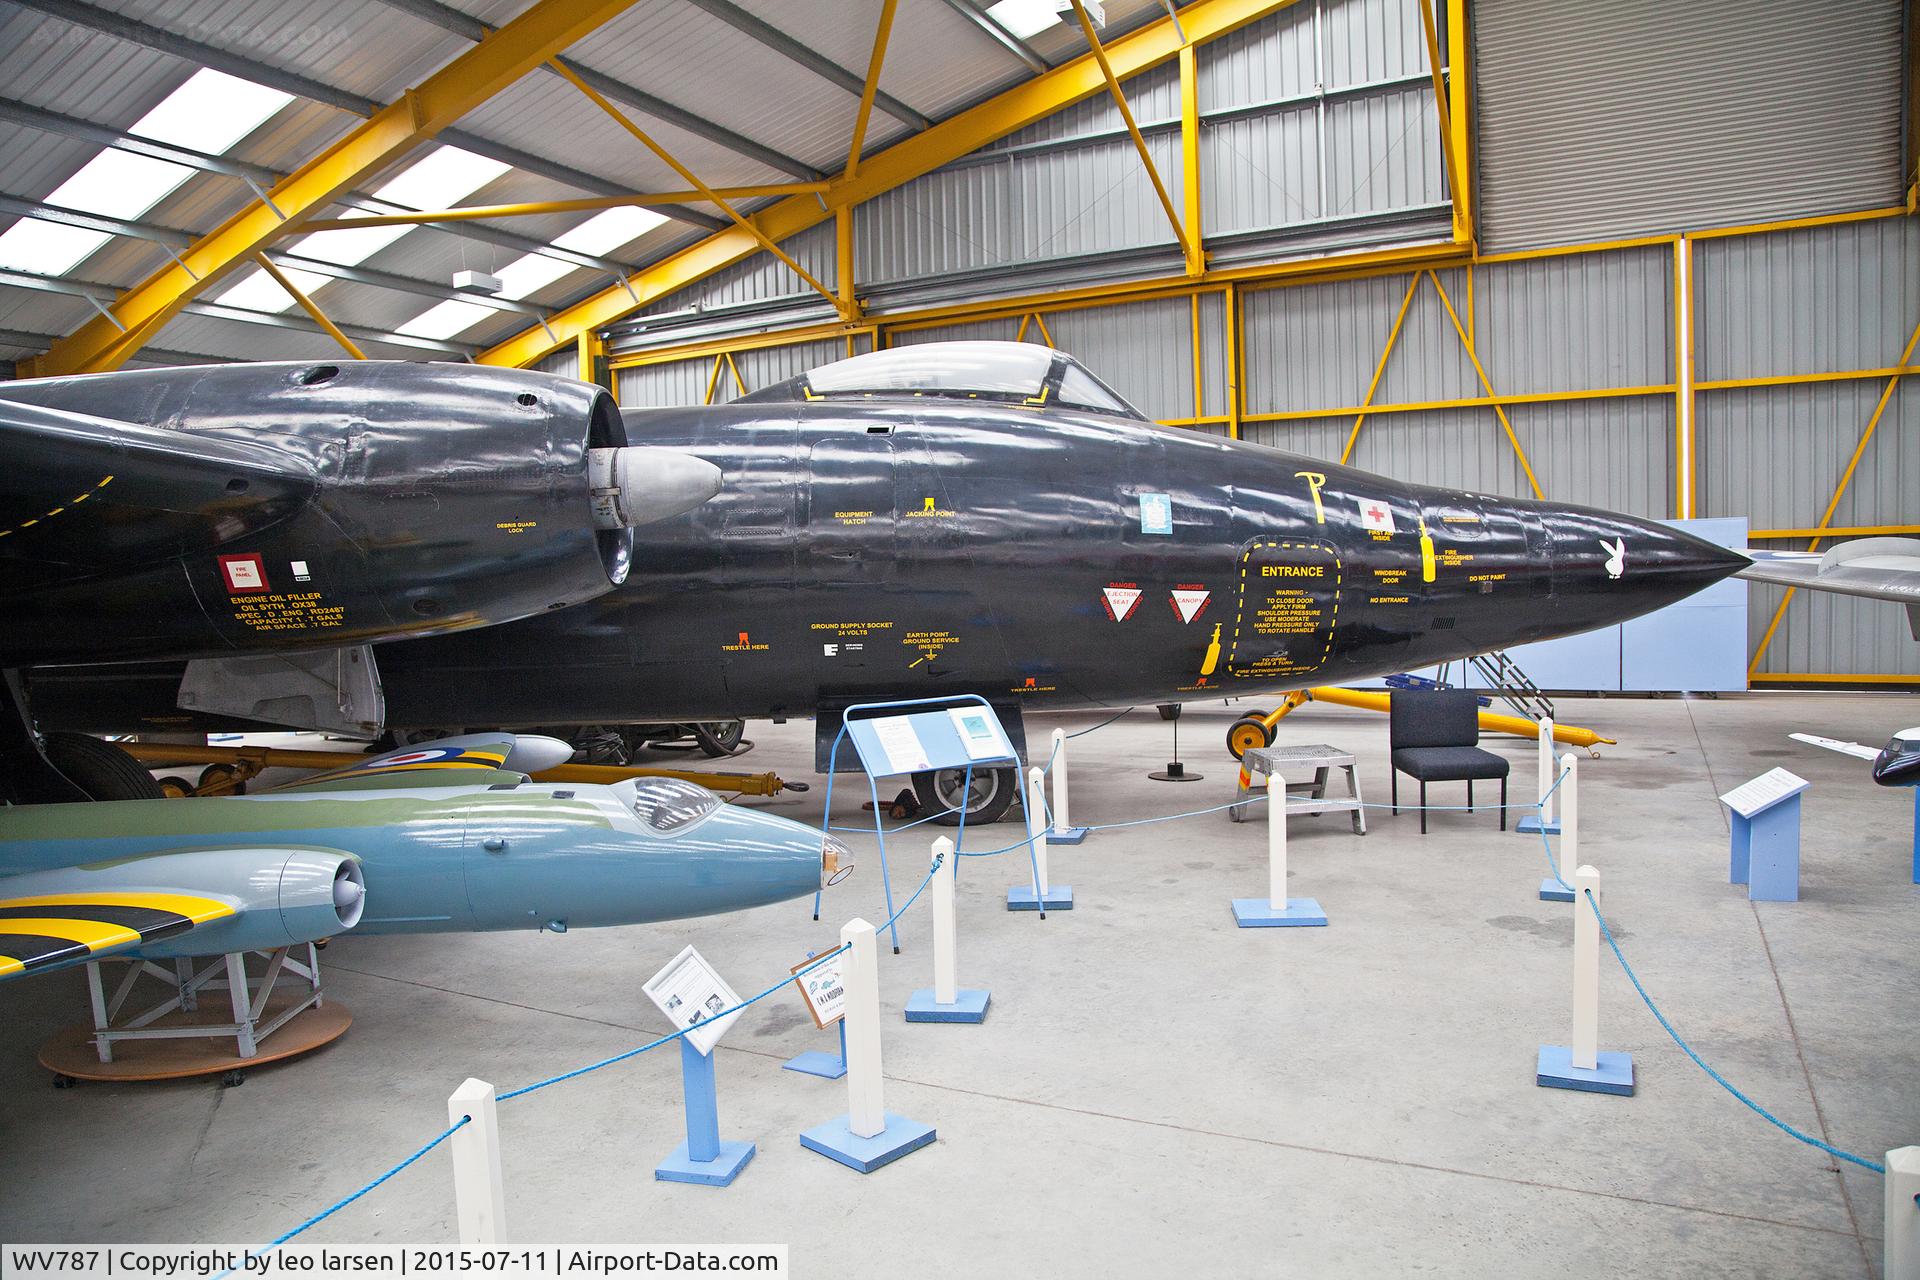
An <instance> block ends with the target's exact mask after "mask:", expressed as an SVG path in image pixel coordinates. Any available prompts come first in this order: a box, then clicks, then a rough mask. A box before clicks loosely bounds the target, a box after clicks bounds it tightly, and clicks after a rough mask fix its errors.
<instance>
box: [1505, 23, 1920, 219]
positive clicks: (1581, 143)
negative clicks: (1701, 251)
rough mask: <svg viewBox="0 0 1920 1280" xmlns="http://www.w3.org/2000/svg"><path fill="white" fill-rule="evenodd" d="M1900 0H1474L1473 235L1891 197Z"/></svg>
mask: <svg viewBox="0 0 1920 1280" xmlns="http://www.w3.org/2000/svg"><path fill="white" fill-rule="evenodd" d="M1902 8H1903V4H1902V0H1818V2H1817V3H1811V4H1781V3H1779V2H1778V0H1712V2H1711V3H1696V4H1674V3H1671V0H1610V2H1609V3H1606V4H1594V3H1591V0H1478V3H1476V4H1475V5H1474V7H1473V24H1472V25H1473V45H1474V61H1473V67H1474V71H1473V85H1474V98H1475V105H1476V110H1477V115H1478V123H1479V147H1480V183H1479V191H1480V202H1481V212H1482V227H1481V230H1482V237H1481V240H1482V243H1483V244H1484V245H1485V246H1486V247H1487V248H1489V249H1491V250H1496V251H1504V250H1507V249H1524V248H1533V247H1536V246H1540V245H1561V244H1580V243H1586V242H1591V241H1596V240H1606V239H1618V238H1622V237H1627V236H1636V235H1646V234H1667V233H1672V232H1678V231H1684V230H1689V229H1697V228H1705V227H1721V226H1736V225H1741V224H1747V223H1754V222H1765V221H1769V220H1774V219H1782V218H1801V217H1807V216H1811V215H1816V214H1823V213H1842V212H1848V211H1851V210H1855V209H1866V208H1873V207H1879V206H1887V205H1893V204H1897V203H1899V201H1900V199H1901V196H1902V194H1903V192H1904V190H1905V180H1904V179H1903V177H1902V175H1901V170H1902V168H1903V166H1902V163H1901V158H1900V143H1901V126H1900V118H1901V63H1902V55H1901V46H1902V33H1903V26H1902Z"/></svg>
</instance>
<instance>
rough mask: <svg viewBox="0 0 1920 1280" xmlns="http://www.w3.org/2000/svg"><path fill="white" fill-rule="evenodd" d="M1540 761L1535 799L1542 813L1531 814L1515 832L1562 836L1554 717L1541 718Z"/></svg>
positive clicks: (1521, 821) (1516, 827)
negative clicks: (1556, 788) (1555, 773)
mask: <svg viewBox="0 0 1920 1280" xmlns="http://www.w3.org/2000/svg"><path fill="white" fill-rule="evenodd" d="M1535 759H1536V760H1537V761H1538V770H1539V774H1540V783H1539V787H1538V788H1537V791H1536V794H1535V796H1534V798H1535V799H1536V800H1537V801H1538V802H1539V804H1540V812H1538V813H1530V814H1528V815H1527V816H1526V817H1524V818H1522V819H1520V821H1518V822H1516V823H1515V824H1514V826H1513V829H1514V830H1515V831H1520V832H1524V833H1526V834H1527V835H1539V834H1540V833H1541V832H1542V831H1544V832H1546V833H1547V834H1548V835H1550V836H1556V835H1559V834H1560V820H1559V818H1558V816H1557V815H1558V814H1559V812H1560V793H1559V792H1558V791H1557V790H1555V789H1554V785H1553V779H1554V759H1553V717H1552V716H1541V717H1540V749H1539V751H1538V753H1537V754H1536V756H1535Z"/></svg>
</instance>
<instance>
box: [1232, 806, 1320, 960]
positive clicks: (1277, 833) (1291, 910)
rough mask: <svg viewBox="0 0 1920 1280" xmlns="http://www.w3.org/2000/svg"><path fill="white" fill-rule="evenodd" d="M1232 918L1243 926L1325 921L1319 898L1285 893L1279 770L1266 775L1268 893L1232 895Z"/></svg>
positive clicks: (1284, 809)
mask: <svg viewBox="0 0 1920 1280" xmlns="http://www.w3.org/2000/svg"><path fill="white" fill-rule="evenodd" d="M1233 921H1234V923H1235V924H1237V925H1239V926H1240V927H1241V928H1242V929H1261V928H1273V927H1275V926H1280V925H1323V924H1325V923H1326V922H1327V913H1326V912H1324V911H1322V910H1321V909H1320V903H1319V901H1318V900H1316V899H1314V898H1289V897H1288V896H1287V784H1286V781H1285V780H1284V779H1283V778H1281V776H1280V775H1279V774H1278V773H1270V774H1268V775H1267V896H1266V897H1265V898H1235V899H1234V900H1233Z"/></svg>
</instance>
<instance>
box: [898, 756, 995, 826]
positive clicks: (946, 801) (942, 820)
mask: <svg viewBox="0 0 1920 1280" xmlns="http://www.w3.org/2000/svg"><path fill="white" fill-rule="evenodd" d="M1019 785H1020V783H1019V775H1018V774H1017V773H1016V772H1015V771H1014V770H1012V769H975V770H974V771H973V785H972V786H971V787H968V786H967V771H966V770H965V769H935V770H932V771H930V772H927V773H916V774H914V775H913V791H914V794H915V795H917V796H919V797H920V807H921V808H922V809H925V810H927V811H929V812H937V813H939V814H940V816H939V817H937V818H935V819H934V820H933V821H934V822H935V823H936V824H937V825H939V826H943V827H957V826H959V825H960V815H959V814H958V813H947V812H945V811H946V810H948V809H958V808H961V807H962V805H961V792H962V791H963V790H964V791H965V792H966V796H965V801H966V803H965V808H966V812H967V825H968V826H970V827H971V826H974V825H975V824H977V823H986V822H998V821H999V820H1000V818H1001V815H1003V814H1004V813H1006V811H1007V810H1008V808H1009V807H1011V806H1012V804H1013V797H1014V794H1015V788H1016V787H1018V786H1019Z"/></svg>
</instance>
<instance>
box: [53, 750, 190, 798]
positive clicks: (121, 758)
mask: <svg viewBox="0 0 1920 1280" xmlns="http://www.w3.org/2000/svg"><path fill="white" fill-rule="evenodd" d="M47 759H48V760H50V761H52V763H53V767H54V768H56V769H58V770H59V771H60V772H61V773H64V774H66V775H67V780H68V781H70V782H72V783H73V785H74V786H76V787H79V788H80V789H81V790H82V791H84V792H86V793H87V795H88V796H90V797H91V798H93V799H95V800H164V799H165V798H166V794H167V793H166V792H164V791H162V790H161V789H160V784H159V783H158V782H155V781H154V780H153V775H152V774H151V773H148V772H147V771H146V770H145V769H142V768H141V767H140V762H139V761H137V760H135V759H134V758H133V757H132V756H130V755H128V754H127V753H126V752H124V751H122V750H121V749H120V748H118V747H116V746H114V745H113V744H112V743H111V742H102V741H101V740H100V739H98V738H92V737H88V736H87V735H86V734H84V733H50V734H48V735H47Z"/></svg>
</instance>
